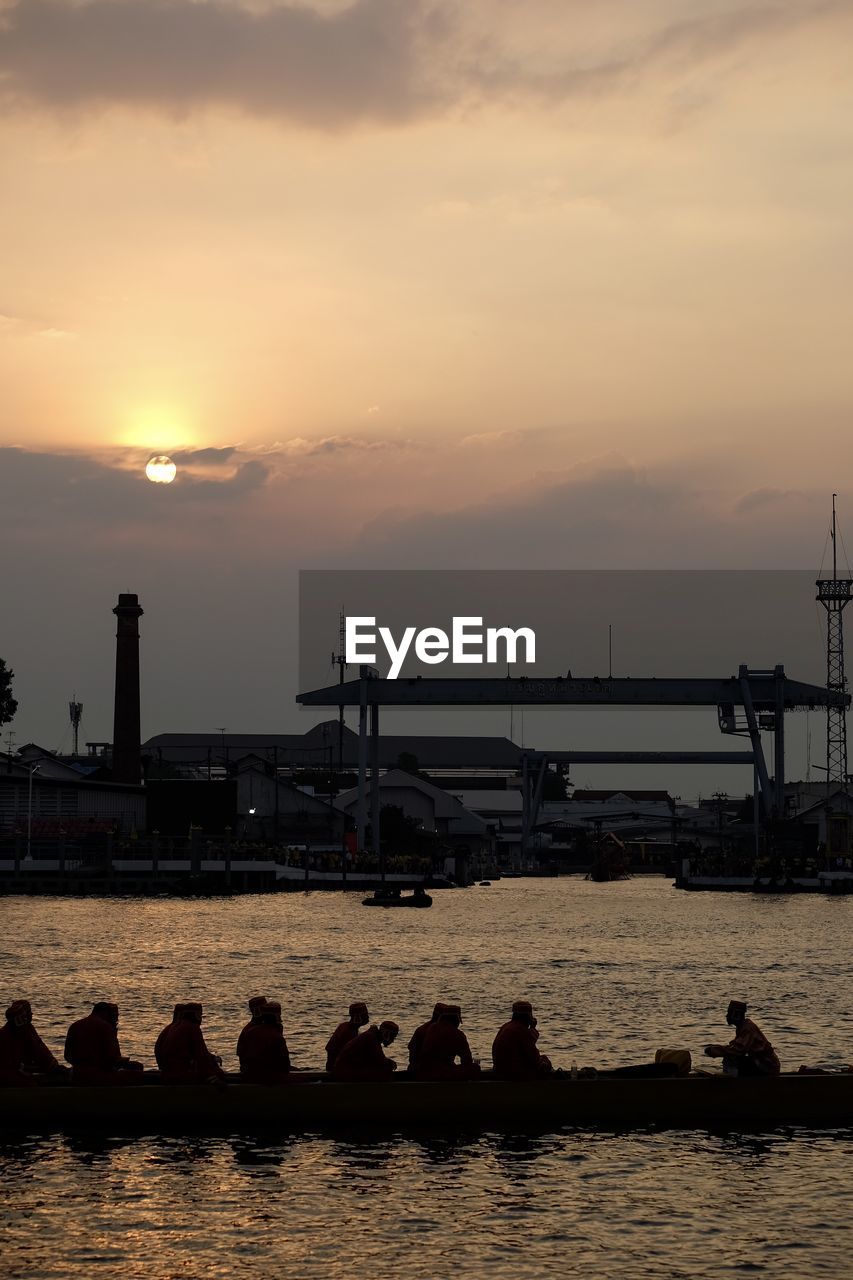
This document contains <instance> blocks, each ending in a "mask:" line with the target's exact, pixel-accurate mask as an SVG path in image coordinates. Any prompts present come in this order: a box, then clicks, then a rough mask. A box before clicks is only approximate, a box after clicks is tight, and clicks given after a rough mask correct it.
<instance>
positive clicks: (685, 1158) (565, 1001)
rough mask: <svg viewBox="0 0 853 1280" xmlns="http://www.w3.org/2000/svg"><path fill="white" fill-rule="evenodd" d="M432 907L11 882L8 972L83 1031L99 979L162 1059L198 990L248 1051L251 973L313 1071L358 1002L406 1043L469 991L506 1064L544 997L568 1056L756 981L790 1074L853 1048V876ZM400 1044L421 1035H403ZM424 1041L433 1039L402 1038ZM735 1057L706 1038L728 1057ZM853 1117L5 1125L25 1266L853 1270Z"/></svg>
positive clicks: (491, 898)
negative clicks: (336, 1132) (196, 1130)
mask: <svg viewBox="0 0 853 1280" xmlns="http://www.w3.org/2000/svg"><path fill="white" fill-rule="evenodd" d="M433 896H434V902H435V905H434V907H433V909H432V910H431V911H419V912H409V911H379V910H372V911H369V910H365V909H363V908H362V907H361V905H360V895H357V894H346V895H343V894H334V893H328V894H322V893H314V894H289V895H276V896H259V897H242V898H235V899H230V900H227V899H208V900H201V901H175V900H142V901H138V900H119V899H109V900H86V899H82V900H71V899H59V898H43V899H36V898H7V899H3V900H2V901H0V921H2V939H0V961H2V964H0V971H1V972H2V973H3V974H4V975H5V983H4V991H3V992H2V993H0V994H2V996H3V997H4V998H7V999H11V998H13V997H14V996H17V995H20V996H27V997H29V998H30V999H31V1000H32V1002H33V1005H34V1009H35V1013H36V1018H35V1021H36V1025H37V1027H38V1029H39V1030H40V1032H41V1034H42V1035H43V1036H44V1038H45V1039H46V1040H47V1042H48V1044H49V1045H50V1046H51V1048H53V1049H54V1051H55V1052H57V1054H58V1056H59V1054H60V1053H61V1045H62V1039H63V1036H64V1031H65V1028H66V1027H67V1025H68V1024H69V1022H71V1021H72V1020H73V1019H75V1018H77V1017H80V1016H81V1015H82V1014H83V1013H85V1012H88V1007H89V1006H90V1005H91V1004H92V1002H93V1001H94V1000H96V999H112V1000H115V1001H117V1002H118V1003H119V1005H120V1006H121V1011H122V1016H121V1025H120V1037H121V1043H122V1049H123V1051H124V1052H125V1053H126V1054H128V1055H129V1056H134V1057H139V1058H142V1059H144V1060H145V1061H146V1062H148V1063H150V1062H151V1059H152V1046H153V1041H154V1038H155V1036H156V1034H157V1032H158V1031H159V1030H160V1028H161V1027H162V1026H163V1025H164V1023H165V1022H167V1021H168V1020H169V1017H170V1015H171V1006H172V1004H173V1003H174V1002H175V1001H176V1000H180V999H183V1000H189V999H193V998H195V999H198V1000H201V1001H203V1002H204V1005H205V1023H204V1026H205V1034H206V1037H207V1041H208V1044H209V1045H210V1046H211V1048H212V1049H214V1051H215V1052H218V1053H221V1054H222V1056H223V1059H224V1061H225V1065H226V1066H227V1067H229V1068H235V1067H236V1059H235V1057H234V1044H235V1041H236V1036H237V1032H238V1030H239V1028H240V1026H241V1025H242V1024H243V1022H244V1021H245V1018H246V1011H245V1002H246V1000H247V998H248V997H249V996H250V995H254V994H256V993H259V994H265V995H267V996H268V997H270V998H278V999H280V1000H281V1001H282V1005H283V1012H284V1020H285V1027H286V1034H287V1039H288V1044H289V1046H290V1049H291V1055H292V1057H293V1058H294V1061H295V1063H296V1064H297V1065H300V1066H322V1064H323V1051H322V1047H323V1044H324V1043H325V1041H326V1039H327V1038H328V1035H329V1033H330V1031H331V1029H332V1028H333V1027H334V1026H335V1025H336V1023H337V1022H338V1021H339V1020H340V1019H341V1018H342V1017H344V1016H345V1010H346V1006H347V1005H348V1003H349V1002H350V1000H353V999H366V1000H367V1001H368V1003H369V1005H370V1010H371V1016H372V1018H373V1020H374V1021H379V1020H380V1019H382V1018H393V1019H395V1020H396V1021H397V1022H399V1023H400V1025H401V1028H402V1035H401V1041H402V1042H403V1044H404V1043H405V1041H406V1040H407V1039H408V1036H409V1034H410V1032H411V1030H412V1029H413V1028H414V1026H415V1025H416V1024H417V1023H418V1022H421V1021H423V1020H424V1018H425V1017H427V1016H428V1014H429V1012H430V1010H431V1008H432V1005H433V1003H434V1001H435V1000H436V999H445V1000H448V1001H449V1000H454V1001H458V1002H459V1003H461V1004H462V1006H463V1012H464V1026H465V1030H466V1032H467V1034H468V1037H469V1040H470V1041H471V1044H472V1048H473V1050H474V1053H475V1056H477V1055H478V1054H479V1056H481V1057H482V1059H483V1061H484V1062H486V1061H487V1059H488V1056H489V1048H490V1045H491V1040H492V1038H493V1036H494V1032H495V1030H496V1028H497V1027H498V1026H499V1025H500V1023H501V1022H503V1021H504V1020H505V1019H506V1017H507V1016H508V1009H509V1006H510V1004H511V1002H512V1000H514V999H516V998H519V997H526V998H529V999H531V1000H532V1001H533V1002H534V1004H535V1006H536V1010H537V1015H538V1017H539V1026H540V1031H541V1040H540V1048H541V1049H542V1050H543V1051H544V1052H546V1053H548V1054H549V1056H550V1057H551V1058H552V1060H553V1061H554V1063H555V1065H562V1066H570V1065H571V1062H572V1061H576V1062H577V1063H578V1065H579V1066H582V1065H585V1064H593V1065H611V1066H615V1065H620V1064H623V1063H626V1062H642V1061H648V1060H650V1059H651V1058H652V1057H653V1055H654V1050H655V1049H656V1048H657V1047H658V1046H660V1045H666V1046H684V1047H688V1048H690V1049H691V1050H692V1051H693V1053H694V1057H697V1058H698V1057H700V1055H701V1046H702V1045H703V1044H704V1043H706V1042H707V1041H708V1040H724V1039H727V1038H728V1035H729V1033H728V1032H727V1029H726V1027H725V1025H724V1013H725V1007H726V1004H727V1002H728V1000H729V999H730V998H732V997H734V998H743V999H748V1000H749V1002H750V1005H751V1007H752V1012H753V1014H754V1016H755V1018H756V1021H758V1022H759V1024H760V1025H761V1026H762V1028H763V1029H764V1030H765V1031H766V1032H767V1034H768V1035H769V1037H770V1039H771V1040H772V1041H773V1043H774V1045H775V1047H776V1049H777V1051H778V1053H779V1055H780V1057H781V1059H782V1065H783V1068H792V1067H796V1066H798V1065H799V1064H800V1063H802V1062H805V1063H809V1064H812V1065H818V1064H820V1065H825V1066H839V1065H842V1064H846V1063H848V1062H851V1061H853V1012H851V1006H850V991H851V977H853V948H851V942H850V939H851V924H853V900H850V899H847V900H844V899H830V898H821V897H817V896H815V897H811V896H805V897H789V898H785V897H780V898H774V897H763V896H758V897H753V896H751V895H722V894H721V895H717V894H689V893H683V892H679V891H677V890H674V889H673V888H671V887H670V884H669V882H667V881H664V880H659V879H639V878H638V879H635V880H631V881H626V882H623V883H619V884H607V885H595V884H591V883H587V882H585V881H582V880H578V879H561V880H556V881H550V880H538V881H537V880H520V881H518V880H516V881H502V882H500V883H497V884H494V885H493V886H492V887H491V888H479V887H478V888H472V889H468V890H455V891H447V892H436V893H435V894H434V895H433ZM391 1052H392V1054H393V1053H394V1050H393V1049H392V1051H391ZM397 1057H398V1059H399V1060H400V1061H401V1063H402V1062H404V1061H405V1050H404V1048H402V1047H401V1048H400V1049H399V1051H398V1052H397ZM705 1063H706V1065H707V1060H705ZM851 1157H853V1133H851V1132H849V1131H848V1132H838V1133H808V1132H803V1131H798V1130H793V1131H792V1130H785V1131H780V1132H776V1133H773V1134H769V1135H768V1134H762V1135H751V1136H750V1135H739V1136H731V1135H730V1136H720V1135H711V1134H707V1133H704V1132H700V1131H696V1132H687V1133H677V1134H672V1133H657V1132H639V1133H629V1134H621V1135H613V1134H603V1133H602V1134H594V1133H588V1132H582V1133H581V1132H572V1131H568V1130H567V1131H565V1132H560V1133H556V1134H553V1135H548V1136H528V1135H518V1134H511V1135H504V1134H498V1133H485V1134H470V1135H460V1136H456V1137H453V1136H448V1135H438V1134H437V1135H435V1136H433V1137H431V1138H429V1137H427V1138H424V1137H422V1138H420V1139H419V1140H414V1139H413V1138H411V1137H409V1136H398V1137H394V1136H391V1137H388V1136H387V1135H383V1136H382V1137H381V1138H377V1139H376V1140H375V1141H369V1140H366V1139H365V1138H363V1137H361V1138H358V1139H353V1138H346V1139H344V1138H339V1139H337V1140H332V1139H329V1138H325V1137H324V1138H320V1137H316V1136H306V1137H297V1138H292V1139H285V1140H282V1139H280V1138H273V1137H270V1136H269V1135H264V1134H263V1133H252V1134H235V1135H232V1136H229V1137H217V1138H209V1139H208V1138H192V1139H187V1138H184V1139H179V1138H164V1137H156V1136H152V1137H145V1138H134V1139H132V1140H127V1139H123V1138H122V1137H121V1135H118V1134H117V1135H115V1137H114V1138H109V1139H96V1138H94V1137H93V1138H92V1139H90V1140H80V1139H78V1138H74V1139H66V1138H62V1137H59V1136H55V1137H47V1138H45V1137H32V1138H30V1139H21V1140H18V1139H16V1140H15V1141H13V1142H9V1141H7V1142H5V1143H0V1179H2V1190H3V1199H2V1208H0V1241H2V1244H3V1254H2V1257H3V1264H4V1265H3V1272H4V1273H5V1274H6V1275H8V1276H10V1277H24V1276H26V1277H39V1280H42V1278H44V1280H48V1278H49V1280H54V1278H55V1280H69V1278H71V1277H74V1278H75V1280H76V1278H78V1277H86V1278H88V1277H92V1276H97V1277H104V1278H105V1280H107V1278H109V1280H112V1277H114V1276H121V1277H123V1280H132V1278H135V1277H140V1278H141V1277H145V1278H150V1280H172V1278H176V1277H181V1278H182V1280H185V1278H187V1277H189V1278H191V1280H195V1278H196V1277H198V1278H202V1277H216V1278H217V1280H218V1278H220V1277H221V1278H222V1280H225V1278H226V1277H227V1278H228V1280H231V1278H238V1277H239V1278H242V1277H252V1278H254V1277H261V1276H263V1277H265V1278H266V1277H268V1276H287V1277H289V1278H290V1280H319V1278H320V1277H322V1278H323V1280H329V1278H330V1277H331V1278H337V1277H341V1278H342V1280H343V1278H348V1277H351V1276H355V1275H358V1274H360V1273H362V1272H363V1273H364V1274H365V1275H369V1276H370V1277H371V1278H372V1280H388V1278H390V1277H394V1278H395V1280H396V1278H398V1277H399V1280H414V1278H416V1277H417V1278H420V1277H437V1278H443V1277H449V1276H456V1275H459V1276H463V1275H464V1276H474V1277H476V1276H480V1275H486V1274H488V1275H489V1276H491V1277H497V1278H498V1280H503V1278H504V1277H505V1278H506V1280H516V1278H518V1277H540V1276H542V1277H545V1276H583V1277H587V1278H590V1277H596V1278H597V1277H602V1278H603V1277H617V1276H618V1277H626V1278H630V1280H645V1278H646V1277H649V1278H651V1277H654V1278H655V1280H659V1278H660V1277H661V1276H666V1277H667V1278H669V1277H682V1276H683V1277H690V1280H698V1278H700V1277H717V1276H731V1275H740V1274H741V1273H743V1272H753V1271H754V1272H760V1273H761V1274H762V1275H764V1276H768V1277H776V1276H779V1277H781V1276H783V1275H784V1276H786V1277H799V1276H806V1275H808V1276H809V1277H815V1276H833V1277H839V1276H842V1277H843V1276H847V1275H853V1261H851V1251H853V1193H851V1185H850V1180H851V1175H850V1170H851V1167H853V1159H851Z"/></svg>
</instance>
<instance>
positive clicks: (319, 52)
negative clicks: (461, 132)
mask: <svg viewBox="0 0 853 1280" xmlns="http://www.w3.org/2000/svg"><path fill="white" fill-rule="evenodd" d="M636 2H637V3H638V2H639V0H636ZM628 3H631V4H633V3H635V0H628ZM845 12H847V13H849V3H848V0H775V2H774V3H765V2H764V0H752V2H745V3H743V4H741V5H740V6H737V7H735V8H730V7H729V6H724V7H722V8H721V9H719V10H718V11H715V10H714V6H713V5H712V4H709V6H708V11H707V12H706V13H704V14H702V15H701V16H699V17H698V18H691V19H689V20H685V21H681V22H677V23H670V24H669V25H663V26H658V27H657V29H655V27H654V25H653V19H652V18H651V17H650V22H649V27H650V29H649V31H648V33H647V34H646V36H645V37H643V38H639V39H637V40H635V42H634V44H633V45H632V46H630V47H627V48H626V47H624V44H620V43H619V32H618V30H615V31H614V36H613V40H614V44H613V49H612V50H603V51H602V52H601V53H600V55H599V56H598V57H597V58H592V59H590V57H589V55H588V54H583V53H578V54H577V56H572V55H571V53H567V54H566V55H565V57H563V58H562V59H561V60H560V59H556V60H555V58H554V56H553V52H552V51H551V50H548V49H546V50H544V51H543V65H542V66H539V65H537V63H536V59H535V58H533V59H530V58H528V59H526V60H525V61H524V62H520V61H519V60H518V59H517V58H516V57H515V56H514V55H513V53H512V51H511V50H509V49H505V48H502V47H501V44H500V38H499V34H498V33H497V31H496V24H495V22H494V21H492V20H491V19H492V17H493V11H492V10H490V8H489V6H488V5H486V6H484V7H482V8H478V7H477V6H475V5H467V6H466V5H464V4H462V3H457V2H456V0H354V3H352V4H350V5H349V6H348V7H345V8H343V9H342V10H339V11H338V12H336V13H333V14H325V15H324V14H319V13H317V12H316V11H315V10H312V9H310V8H308V7H306V6H305V5H298V4H284V5H277V6H275V7H272V8H269V9H266V10H262V11H251V10H249V9H245V8H242V7H241V6H240V5H239V4H235V3H226V2H224V0H83V2H82V3H76V2H75V3H69V2H68V0H17V3H12V4H11V5H8V6H7V7H5V8H3V9H0V85H2V88H0V98H2V99H5V102H6V104H7V105H8V106H14V105H26V104H33V103H35V104H40V105H43V106H47V107H49V108H52V109H56V110H59V111H68V110H74V109H79V108H89V107H99V106H108V105H116V104H117V105H123V106H131V107H147V108H154V109H157V110H163V111H166V112H170V113H174V114H178V115H181V114H186V113H188V112H190V111H193V110H196V109H198V108H202V107H210V106H214V107H217V106H218V107H225V108H232V109H237V110H240V111H244V112H247V113H249V114H252V115H256V116H263V117H275V118H278V119H282V120H288V121H291V122H294V123H298V124H301V125H306V126H309V127H316V128H322V129H343V128H351V127H354V126H357V125H359V124H361V123H365V122H379V123H382V124H388V125H391V124H401V123H405V122H406V121H409V120H411V119H413V118H417V117H419V116H423V115H425V114H429V113H434V112H437V111H442V110H445V109H447V108H448V107H452V106H456V105H459V104H460V103H463V102H471V101H481V100H483V99H507V100H512V99H513V98H515V97H518V96H521V97H525V98H528V99H533V100H537V101H545V102H561V101H564V100H569V99H572V98H575V97H578V96H590V95H593V96H595V95H598V94H600V93H602V92H607V91H609V90H613V89H619V88H621V87H624V86H626V85H628V86H630V85H633V84H634V83H635V82H636V81H637V79H638V78H639V77H642V76H643V75H644V74H646V73H647V72H650V71H651V72H662V73H663V74H664V77H665V79H666V78H675V79H678V78H679V77H681V76H682V75H683V74H685V73H689V71H690V70H691V69H692V68H694V67H696V66H697V65H701V64H703V63H706V62H708V61H710V60H714V59H720V58H726V57H728V56H729V55H730V54H732V53H733V52H737V51H739V50H741V49H743V48H744V46H746V45H748V44H750V43H753V44H755V45H756V46H757V47H759V48H763V47H764V45H765V44H766V38H767V37H769V36H772V35H773V34H774V33H775V32H778V31H785V30H796V29H798V28H800V27H802V26H803V25H806V24H808V23H810V22H813V21H820V20H821V19H823V18H826V17H829V18H832V17H833V15H835V14H844V13H845ZM498 16H499V13H498ZM530 20H531V23H534V24H535V21H536V11H535V5H531V15H530ZM579 20H580V19H578V14H577V11H576V10H575V11H573V7H572V6H569V5H567V16H566V24H567V28H566V29H567V33H569V34H570V33H571V30H572V25H571V24H572V23H574V22H575V21H579ZM765 52H766V49H765ZM555 61H556V63H557V65H556V66H555Z"/></svg>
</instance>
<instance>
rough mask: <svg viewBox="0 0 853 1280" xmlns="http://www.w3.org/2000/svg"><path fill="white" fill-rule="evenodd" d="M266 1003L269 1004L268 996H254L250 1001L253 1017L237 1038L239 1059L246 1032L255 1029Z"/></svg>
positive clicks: (250, 1010) (250, 1011)
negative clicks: (251, 1028)
mask: <svg viewBox="0 0 853 1280" xmlns="http://www.w3.org/2000/svg"><path fill="white" fill-rule="evenodd" d="M266 1003H267V998H266V996H252V998H251V1000H250V1001H249V1013H250V1014H251V1015H252V1016H251V1017H250V1018H249V1021H248V1022H247V1023H246V1025H245V1027H244V1028H243V1030H242V1031H241V1032H240V1034H239V1036H238V1037H237V1057H238V1058H239V1057H240V1046H241V1044H242V1042H243V1036H244V1035H245V1034H246V1032H247V1031H248V1030H249V1028H250V1027H254V1026H255V1025H256V1024H257V1021H258V1017H259V1016H260V1012H261V1009H263V1007H264V1005H265V1004H266Z"/></svg>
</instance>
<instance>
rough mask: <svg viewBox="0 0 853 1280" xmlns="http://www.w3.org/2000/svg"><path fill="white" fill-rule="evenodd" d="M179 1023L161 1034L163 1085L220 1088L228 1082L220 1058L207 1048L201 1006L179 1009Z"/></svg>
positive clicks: (160, 1065)
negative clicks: (212, 1085)
mask: <svg viewBox="0 0 853 1280" xmlns="http://www.w3.org/2000/svg"><path fill="white" fill-rule="evenodd" d="M177 1007H178V1008H180V1013H179V1015H178V1017H177V1018H176V1019H175V1021H173V1022H171V1023H170V1024H169V1026H168V1027H165V1028H164V1029H163V1031H161V1033H160V1036H159V1039H158V1044H159V1046H160V1054H159V1056H158V1058H157V1063H158V1065H159V1067H160V1078H161V1080H162V1082H163V1084H217V1083H220V1082H221V1081H224V1079H225V1072H224V1071H223V1070H222V1067H221V1066H220V1061H219V1058H217V1057H216V1055H215V1054H212V1053H211V1052H210V1050H209V1049H208V1047H207V1045H206V1044H205V1040H204V1036H203V1034H202V1030H201V1023H202V1019H203V1017H204V1008H203V1006H202V1005H200V1004H195V1003H192V1004H184V1005H180V1006H177Z"/></svg>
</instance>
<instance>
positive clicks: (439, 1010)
mask: <svg viewBox="0 0 853 1280" xmlns="http://www.w3.org/2000/svg"><path fill="white" fill-rule="evenodd" d="M446 1008H447V1005H446V1004H443V1003H442V1001H441V1000H439V1001H437V1002H436V1004H435V1005H433V1010H432V1016H433V1020H434V1021H435V1022H437V1021H438V1019H439V1018H440V1017H441V1015H442V1014H443V1013H444V1011H445V1009H446Z"/></svg>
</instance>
